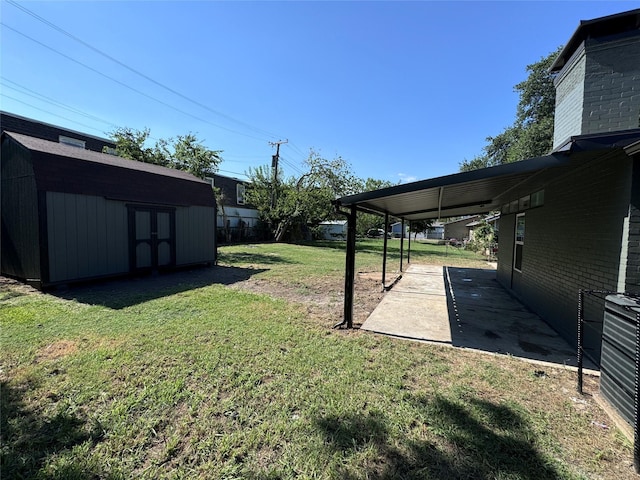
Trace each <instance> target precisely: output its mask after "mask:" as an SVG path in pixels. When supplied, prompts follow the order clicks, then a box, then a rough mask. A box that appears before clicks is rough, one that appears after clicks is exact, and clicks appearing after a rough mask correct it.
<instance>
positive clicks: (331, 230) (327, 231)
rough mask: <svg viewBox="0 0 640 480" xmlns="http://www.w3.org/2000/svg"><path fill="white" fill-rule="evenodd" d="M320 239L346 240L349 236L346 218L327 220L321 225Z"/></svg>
mask: <svg viewBox="0 0 640 480" xmlns="http://www.w3.org/2000/svg"><path fill="white" fill-rule="evenodd" d="M318 227H319V230H320V240H344V239H345V238H347V221H346V220H327V221H325V222H321V223H320V224H319V225H318Z"/></svg>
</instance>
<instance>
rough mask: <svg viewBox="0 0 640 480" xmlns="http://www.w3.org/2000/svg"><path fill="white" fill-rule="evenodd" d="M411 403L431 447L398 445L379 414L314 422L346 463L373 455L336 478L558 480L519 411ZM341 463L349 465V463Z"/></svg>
mask: <svg viewBox="0 0 640 480" xmlns="http://www.w3.org/2000/svg"><path fill="white" fill-rule="evenodd" d="M409 401H410V402H411V403H412V404H413V406H414V408H415V409H416V410H417V411H416V417H417V418H421V419H422V421H423V423H424V426H425V427H426V428H427V429H428V430H429V431H430V432H431V434H430V436H431V437H432V438H433V439H434V440H433V442H431V441H428V440H415V439H400V441H396V440H395V439H394V438H391V437H390V434H389V427H388V425H387V423H388V421H387V418H386V417H385V416H384V415H383V414H382V413H371V412H370V413H367V414H352V415H346V416H326V417H322V418H319V419H318V420H317V421H316V425H317V427H318V428H319V430H320V431H321V432H323V434H324V435H325V437H326V441H327V443H328V444H329V445H330V446H331V448H333V449H334V450H335V451H337V452H342V454H343V455H345V457H348V456H350V455H352V454H354V453H356V452H360V451H362V450H363V449H364V448H366V447H373V448H375V450H376V452H377V455H376V460H375V461H374V462H368V463H367V464H366V467H364V468H365V470H364V471H363V470H362V468H363V467H362V466H361V465H353V466H352V467H351V469H350V468H349V467H348V466H346V467H342V468H341V471H339V472H335V473H336V474H337V475H339V477H340V478H343V479H346V480H353V479H356V478H370V479H378V480H383V479H395V478H402V479H442V478H447V479H463V478H464V479H469V478H473V479H491V478H514V479H515V478H517V479H522V480H542V479H549V480H554V479H559V478H561V475H560V474H559V473H558V472H557V471H556V469H555V468H554V467H553V466H551V465H550V464H549V461H547V460H546V459H545V458H543V457H542V456H541V455H540V454H539V453H538V451H537V450H536V447H535V445H534V443H533V441H532V439H535V433H534V432H533V429H532V428H531V427H530V426H529V425H528V423H527V422H526V420H525V419H524V418H523V417H522V415H521V414H520V413H519V412H518V411H517V410H515V409H513V408H511V407H509V406H506V405H495V404H493V403H491V402H487V401H484V400H480V399H473V400H470V401H468V402H466V403H460V402H454V401H451V400H449V399H446V398H442V397H436V398H435V399H427V398H425V397H415V398H413V399H410V400H409ZM417 421H418V420H416V422H417ZM344 463H345V464H348V463H349V460H348V458H345V462H344ZM356 470H357V473H356Z"/></svg>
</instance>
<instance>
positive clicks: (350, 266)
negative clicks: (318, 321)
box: [343, 207, 356, 328]
mask: <svg viewBox="0 0 640 480" xmlns="http://www.w3.org/2000/svg"><path fill="white" fill-rule="evenodd" d="M346 257H347V258H346V264H345V269H344V320H343V324H345V325H346V326H347V328H353V290H354V284H355V276H356V207H351V210H350V211H349V214H348V215H347V255H346Z"/></svg>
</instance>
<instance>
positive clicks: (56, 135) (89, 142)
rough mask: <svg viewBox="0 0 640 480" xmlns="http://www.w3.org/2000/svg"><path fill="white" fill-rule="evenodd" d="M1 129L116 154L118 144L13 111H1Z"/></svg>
mask: <svg viewBox="0 0 640 480" xmlns="http://www.w3.org/2000/svg"><path fill="white" fill-rule="evenodd" d="M0 130H1V131H5V130H6V131H8V132H14V133H21V134H23V135H28V136H30V137H36V138H41V139H42V140H49V141H51V142H58V143H64V144H65V145H71V146H73V147H79V148H83V149H85V150H93V151H94V152H102V151H103V149H105V148H106V149H107V153H113V154H115V148H116V144H115V143H113V141H111V140H107V139H106V138H101V137H96V136H93V135H87V134H86V133H80V132H76V131H75V130H69V129H68V128H62V127H57V126H55V125H50V124H48V123H44V122H40V121H38V120H33V119H31V118H26V117H22V116H20V115H15V114H13V113H8V112H2V111H0Z"/></svg>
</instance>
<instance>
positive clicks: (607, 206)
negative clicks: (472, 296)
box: [498, 154, 640, 358]
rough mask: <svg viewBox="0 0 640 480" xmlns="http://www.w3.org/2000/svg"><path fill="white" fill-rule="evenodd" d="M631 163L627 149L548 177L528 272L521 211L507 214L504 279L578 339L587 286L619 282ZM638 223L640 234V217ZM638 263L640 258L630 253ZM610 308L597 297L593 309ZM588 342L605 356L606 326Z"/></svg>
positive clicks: (528, 244) (529, 240) (532, 220)
mask: <svg viewBox="0 0 640 480" xmlns="http://www.w3.org/2000/svg"><path fill="white" fill-rule="evenodd" d="M631 167H632V162H631V160H630V159H628V157H626V155H624V154H620V155H619V157H618V158H610V157H609V158H605V159H600V160H596V161H592V162H590V163H585V164H583V165H580V166H578V167H577V168H576V169H575V171H573V172H572V173H571V174H566V175H564V176H561V177H560V178H558V179H556V180H554V181H552V182H550V183H547V184H546V185H545V201H544V205H543V206H542V207H538V208H531V209H529V210H526V211H525V218H526V228H525V242H524V252H523V260H522V273H518V272H515V271H512V269H511V264H512V249H513V232H512V230H513V226H514V221H515V214H509V215H506V216H504V217H503V218H501V220H500V222H501V226H502V225H504V226H505V227H506V228H501V231H500V248H499V255H500V258H499V264H500V267H499V271H498V280H499V281H500V283H501V284H502V285H503V286H505V287H506V288H511V289H512V291H513V292H514V293H515V294H516V295H517V296H518V297H519V298H520V299H521V300H522V301H523V302H524V303H525V304H526V305H527V306H529V307H530V308H531V309H532V310H534V311H535V312H536V313H538V314H539V315H540V316H541V317H542V318H544V319H545V320H546V321H547V322H548V323H549V324H550V325H551V326H552V327H553V328H554V329H555V330H557V331H558V332H559V333H560V334H561V335H562V336H563V337H564V338H565V339H567V340H568V341H569V342H570V343H571V344H572V345H574V344H575V342H576V331H577V326H576V325H577V324H576V318H577V302H578V291H579V289H581V288H583V289H597V290H613V291H615V290H616V289H617V287H618V276H619V273H620V256H621V245H622V243H623V238H622V235H623V224H624V219H625V217H626V216H627V215H628V211H629V198H630V195H631ZM523 188H524V189H526V186H523ZM524 193H525V190H522V191H521V192H518V194H524ZM515 198H517V197H515ZM638 227H639V228H638V231H639V234H640V223H638ZM509 230H511V233H510V232H509ZM639 238H640V237H639ZM624 241H625V242H626V239H625V240H624ZM503 242H504V243H503ZM509 255H511V257H509ZM639 255H640V253H639ZM634 262H635V265H638V264H640V263H638V262H636V261H635V260H633V259H629V263H634ZM636 268H637V267H636ZM603 308H604V304H603V302H602V301H599V300H596V299H590V300H589V301H588V302H587V304H586V310H585V315H586V317H587V318H588V319H592V320H601V319H602V315H603ZM585 343H586V345H587V346H588V347H589V348H591V349H592V350H591V351H590V354H591V355H592V356H593V357H594V358H599V355H600V352H599V345H600V332H599V330H594V329H589V330H588V331H587V334H586V337H585Z"/></svg>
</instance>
